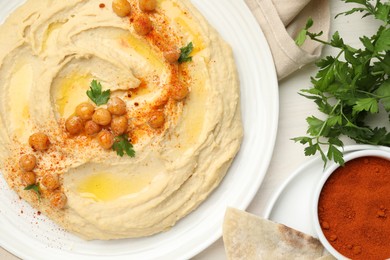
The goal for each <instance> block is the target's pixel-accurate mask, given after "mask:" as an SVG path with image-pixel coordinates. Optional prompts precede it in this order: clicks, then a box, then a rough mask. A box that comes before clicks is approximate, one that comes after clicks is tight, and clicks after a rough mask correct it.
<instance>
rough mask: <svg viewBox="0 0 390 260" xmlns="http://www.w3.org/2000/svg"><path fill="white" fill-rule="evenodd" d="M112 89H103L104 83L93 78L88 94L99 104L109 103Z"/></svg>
mask: <svg viewBox="0 0 390 260" xmlns="http://www.w3.org/2000/svg"><path fill="white" fill-rule="evenodd" d="M110 95H111V91H110V90H109V89H107V90H105V91H102V84H101V83H100V82H98V81H97V80H95V79H94V80H92V82H91V86H90V89H89V90H88V91H87V96H88V97H89V98H90V99H91V100H92V101H93V102H94V103H95V104H96V105H97V106H101V105H104V104H107V102H108V100H109V99H110Z"/></svg>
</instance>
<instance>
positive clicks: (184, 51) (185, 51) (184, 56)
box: [179, 42, 194, 63]
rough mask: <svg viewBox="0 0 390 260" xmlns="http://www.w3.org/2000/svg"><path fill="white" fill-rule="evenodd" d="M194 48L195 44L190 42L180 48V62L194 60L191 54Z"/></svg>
mask: <svg viewBox="0 0 390 260" xmlns="http://www.w3.org/2000/svg"><path fill="white" fill-rule="evenodd" d="M193 49H194V45H193V44H192V42H190V43H189V44H188V45H187V46H185V47H183V48H180V57H179V63H183V62H188V61H192V57H191V56H190V54H191V52H192V51H193Z"/></svg>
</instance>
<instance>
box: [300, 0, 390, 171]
mask: <svg viewBox="0 0 390 260" xmlns="http://www.w3.org/2000/svg"><path fill="white" fill-rule="evenodd" d="M342 1H344V2H346V3H357V4H359V5H358V6H359V7H355V8H352V9H351V10H349V11H347V12H343V13H340V14H338V15H337V16H339V15H350V14H353V13H355V12H361V13H363V14H364V15H363V17H366V16H373V17H374V18H375V19H377V20H379V21H381V25H380V26H379V28H378V30H377V32H376V34H374V35H372V36H370V37H369V36H363V37H361V38H360V42H361V43H362V44H363V47H362V48H360V49H356V48H354V47H352V46H349V45H348V44H346V43H345V42H344V41H343V39H342V38H341V37H340V35H339V33H338V32H335V33H334V34H333V36H332V38H331V41H330V42H325V41H323V40H321V39H320V38H319V36H321V35H322V32H320V33H312V32H310V31H309V29H310V27H311V26H312V25H313V21H312V20H311V19H309V20H308V21H307V24H306V26H305V28H304V29H303V30H302V31H301V32H300V34H299V35H298V38H297V40H296V43H297V44H298V45H302V44H303V43H304V41H305V40H306V38H310V39H311V40H314V41H317V42H321V43H322V44H325V45H328V46H331V47H332V48H335V49H337V50H338V54H337V55H335V56H328V57H325V58H323V59H321V60H320V61H318V62H317V63H316V66H317V67H318V68H319V71H318V72H317V74H316V76H315V77H312V78H311V83H312V85H313V86H312V88H309V89H303V90H301V92H300V95H302V96H304V97H306V98H308V99H311V100H313V101H314V102H315V103H316V104H317V106H318V109H319V110H320V111H321V112H322V113H324V114H325V115H326V116H325V118H324V119H319V118H317V117H315V116H310V117H308V118H307V119H306V121H307V123H308V130H307V134H308V135H307V136H302V137H297V138H293V140H294V141H296V142H300V143H301V144H303V145H306V148H305V155H307V156H309V155H314V154H316V153H317V152H319V153H320V155H321V157H322V160H323V161H324V163H325V165H326V163H327V161H328V160H334V161H335V162H337V163H339V164H341V165H343V164H344V160H343V154H342V152H341V151H340V147H342V146H343V142H342V141H341V140H340V137H341V136H343V135H344V136H348V137H349V138H351V139H353V140H355V141H356V142H357V143H364V144H372V145H385V146H390V133H389V132H388V130H387V129H386V128H384V127H372V126H369V125H368V124H367V116H369V115H372V114H377V113H378V112H379V108H380V107H381V106H382V107H383V108H384V111H386V112H387V113H388V114H389V120H390V78H389V74H390V26H389V23H390V3H389V2H386V3H382V2H381V1H380V0H377V1H375V3H372V2H373V1H367V0H342ZM337 16H336V17H337ZM326 148H327V149H326Z"/></svg>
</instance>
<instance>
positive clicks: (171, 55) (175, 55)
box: [164, 49, 180, 63]
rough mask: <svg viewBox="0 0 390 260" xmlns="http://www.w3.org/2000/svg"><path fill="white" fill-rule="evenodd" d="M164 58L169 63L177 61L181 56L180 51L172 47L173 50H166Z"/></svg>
mask: <svg viewBox="0 0 390 260" xmlns="http://www.w3.org/2000/svg"><path fill="white" fill-rule="evenodd" d="M164 58H165V59H166V61H168V62H169V63H175V62H177V61H178V60H179V58H180V51H179V50H177V49H172V50H169V51H166V52H164Z"/></svg>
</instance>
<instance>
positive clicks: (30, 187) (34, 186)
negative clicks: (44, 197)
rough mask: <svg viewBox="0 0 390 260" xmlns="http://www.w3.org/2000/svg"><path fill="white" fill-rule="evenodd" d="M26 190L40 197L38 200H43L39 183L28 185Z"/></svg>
mask: <svg viewBox="0 0 390 260" xmlns="http://www.w3.org/2000/svg"><path fill="white" fill-rule="evenodd" d="M24 190H32V191H34V192H35V193H36V194H37V195H38V199H39V200H41V191H40V189H39V182H38V183H34V184H31V185H28V186H27V187H25V188H24Z"/></svg>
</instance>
